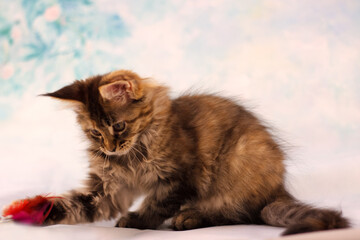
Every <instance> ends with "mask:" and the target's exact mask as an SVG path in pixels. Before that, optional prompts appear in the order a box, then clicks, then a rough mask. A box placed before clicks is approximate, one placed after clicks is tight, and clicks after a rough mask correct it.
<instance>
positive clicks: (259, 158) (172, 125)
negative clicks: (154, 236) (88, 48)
mask: <svg viewBox="0 0 360 240" xmlns="http://www.w3.org/2000/svg"><path fill="white" fill-rule="evenodd" d="M45 96H50V97H54V98H58V99H61V100H63V101H65V102H68V103H71V105H72V106H73V108H74V110H75V111H76V113H77V116H78V122H79V124H80V125H81V127H82V129H83V130H84V133H85V135H86V136H87V137H88V138H89V142H90V145H89V149H88V153H89V161H90V173H89V178H88V180H87V182H86V185H85V187H84V189H80V190H74V191H71V192H69V193H67V194H65V195H64V196H63V198H60V199H57V200H56V201H57V202H56V203H55V205H54V208H53V210H52V211H51V213H50V215H49V217H48V219H47V220H46V224H56V223H68V224H75V223H82V222H92V221H97V220H102V219H111V218H114V217H116V216H118V215H119V214H121V218H120V220H119V221H118V223H117V226H118V227H135V228H140V229H145V228H151V229H155V228H157V227H158V226H159V225H160V224H162V223H163V222H164V220H166V219H168V218H171V217H172V218H173V219H172V227H173V228H174V229H175V230H186V229H193V228H200V227H206V226H214V225H225V224H243V223H244V224H248V223H255V224H269V225H273V226H281V227H286V231H285V232H284V233H283V234H284V235H287V234H295V233H301V232H310V231H318V230H326V229H335V228H346V227H349V223H348V221H347V220H346V219H345V218H343V217H342V216H341V214H340V213H339V212H337V211H333V210H329V209H319V208H314V207H311V206H309V205H306V204H303V203H300V202H299V201H297V200H296V199H294V198H293V197H292V196H291V195H290V194H289V193H288V192H287V191H286V190H285V189H284V172H285V170H284V164H283V161H284V153H283V151H282V150H281V148H280V146H279V145H278V144H277V143H276V141H275V140H274V138H273V137H272V136H271V134H270V133H269V132H268V131H267V129H266V127H265V126H264V125H263V124H262V123H261V122H260V121H259V120H258V119H257V118H256V117H255V116H254V115H253V114H252V113H251V112H249V111H247V110H246V109H245V108H244V107H242V106H240V105H237V104H235V103H234V102H233V101H231V100H229V99H225V98H221V97H218V96H214V95H185V96H181V97H179V98H176V99H173V100H172V99H170V98H169V96H168V89H167V88H166V87H164V86H161V85H157V84H155V83H153V82H151V81H150V80H149V79H143V78H140V77H139V76H138V75H137V74H135V73H133V72H130V71H125V70H121V71H115V72H112V73H109V74H106V75H103V76H95V77H92V78H89V79H87V80H81V81H75V82H74V83H73V84H71V85H68V86H66V87H64V88H62V89H60V90H58V91H56V92H53V93H48V94H45ZM140 194H145V195H146V198H145V200H144V202H143V204H142V206H141V207H140V209H139V210H138V211H137V212H128V208H129V207H130V206H131V204H132V202H133V200H134V199H135V198H136V197H138V196H139V195H140Z"/></svg>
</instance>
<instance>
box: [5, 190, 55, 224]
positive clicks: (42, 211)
mask: <svg viewBox="0 0 360 240" xmlns="http://www.w3.org/2000/svg"><path fill="white" fill-rule="evenodd" d="M55 198H59V197H49V196H41V195H38V196H35V197H34V198H26V199H21V200H17V201H14V202H13V203H11V204H10V205H9V206H7V207H5V208H4V210H3V218H2V219H3V221H7V220H14V221H16V222H21V223H26V224H34V225H41V224H42V223H43V222H44V220H45V219H46V218H47V217H48V216H49V213H50V211H51V209H52V208H53V206H54V199H55Z"/></svg>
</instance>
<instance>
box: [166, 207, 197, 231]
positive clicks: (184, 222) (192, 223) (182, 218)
mask: <svg viewBox="0 0 360 240" xmlns="http://www.w3.org/2000/svg"><path fill="white" fill-rule="evenodd" d="M201 225H202V219H201V218H200V217H199V213H198V212H197V211H195V210H184V211H181V212H179V213H178V214H176V215H175V216H174V218H173V220H172V228H173V229H174V230H179V231H181V230H189V229H194V228H199V227H201Z"/></svg>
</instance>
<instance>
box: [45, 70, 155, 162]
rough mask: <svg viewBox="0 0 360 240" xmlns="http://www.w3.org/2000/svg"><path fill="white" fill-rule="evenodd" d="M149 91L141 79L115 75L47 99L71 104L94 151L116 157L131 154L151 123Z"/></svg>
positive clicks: (126, 73)
mask: <svg viewBox="0 0 360 240" xmlns="http://www.w3.org/2000/svg"><path fill="white" fill-rule="evenodd" d="M147 91H148V89H146V83H145V82H144V80H143V79H141V78H140V77H139V76H138V75H136V74H134V73H132V72H130V71H116V72H112V73H110V74H106V75H103V76H96V77H92V78H89V79H87V80H85V81H76V82H74V83H73V84H71V85H69V86H66V87H64V88H62V89H60V90H58V91H56V92H54V93H49V94H45V95H46V96H52V97H55V98H60V99H62V100H67V101H71V102H72V103H73V104H74V105H75V106H76V108H75V109H76V113H77V115H78V122H79V123H80V125H81V127H82V129H83V131H84V132H85V134H86V136H87V137H88V138H89V140H90V141H91V143H92V146H91V149H92V150H94V151H101V152H102V153H104V154H106V155H108V156H113V155H123V154H126V153H128V152H129V151H130V149H131V148H133V147H134V146H136V145H137V144H138V143H137V140H138V138H139V135H141V133H142V132H143V131H145V130H146V128H147V126H148V125H149V124H150V123H151V119H152V113H153V109H152V105H151V104H150V101H151V99H150V97H148V96H147V95H146V93H147Z"/></svg>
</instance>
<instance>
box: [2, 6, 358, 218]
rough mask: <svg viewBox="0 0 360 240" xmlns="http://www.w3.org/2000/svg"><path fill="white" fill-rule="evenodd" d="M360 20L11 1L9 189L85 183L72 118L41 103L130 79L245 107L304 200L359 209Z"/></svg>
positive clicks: (6, 26) (327, 13)
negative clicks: (280, 150) (270, 132)
mask: <svg viewBox="0 0 360 240" xmlns="http://www.w3.org/2000/svg"><path fill="white" fill-rule="evenodd" d="M359 12H360V1H357V0H334V1H327V0H318V1H310V0H305V1H296V0H289V1H282V0H271V1H270V0H255V1H238V0H197V1H191V0H169V1H166V0H155V1H145V0H139V1H121V0H120V1H117V0H101V1H100V0H12V1H8V0H0V133H1V134H0V152H1V159H0V168H1V169H8V171H7V172H5V173H3V174H2V176H0V180H1V181H0V189H2V190H3V193H4V194H14V195H16V194H17V193H19V192H21V191H26V192H31V191H33V192H34V193H36V192H39V191H44V192H51V191H59V192H60V191H62V190H64V189H68V188H71V187H72V185H73V184H74V182H76V181H78V180H80V179H81V178H82V177H83V175H82V174H80V173H82V172H83V171H84V168H85V167H84V166H86V158H85V157H84V154H83V148H84V144H83V141H82V140H80V138H79V136H80V135H81V133H80V132H79V130H78V128H77V126H76V125H75V119H74V115H73V113H72V112H71V111H60V112H59V111H57V109H59V105H57V103H54V102H53V101H52V100H50V99H44V98H41V97H37V95H38V94H41V93H44V92H48V91H54V90H56V89H58V88H60V87H62V86H64V85H65V84H69V83H71V82H72V81H73V80H75V79H84V78H87V77H88V76H91V75H94V74H103V73H106V72H109V71H112V70H115V69H121V68H123V69H131V70H134V71H135V72H138V73H139V74H140V75H141V76H144V77H153V78H155V79H157V80H158V81H159V82H161V83H164V84H166V85H168V86H170V87H171V89H172V92H171V94H172V96H176V95H178V94H179V93H181V92H183V91H186V90H188V89H191V90H193V91H200V92H201V91H203V92H204V91H205V92H220V94H222V95H225V96H231V97H235V98H241V101H242V102H243V103H244V104H245V105H247V106H248V107H249V108H251V109H253V110H254V111H255V112H256V113H257V114H258V115H259V116H261V117H262V118H263V119H265V120H266V121H267V122H268V123H269V124H270V125H272V126H273V127H274V129H276V130H274V131H275V132H276V134H277V135H279V136H280V137H281V138H282V139H284V140H285V141H286V142H287V144H285V145H286V146H292V147H288V148H289V159H290V160H289V161H288V165H289V173H290V174H289V178H290V179H292V181H291V182H292V183H293V185H294V186H295V187H294V188H293V191H294V192H295V193H297V194H298V195H300V196H301V197H302V198H308V199H312V200H319V201H325V200H324V199H325V197H324V196H335V197H334V198H333V199H335V200H336V199H337V198H336V197H338V198H340V197H341V196H350V195H351V196H356V197H357V200H359V201H360V190H359V189H357V190H354V188H353V183H354V182H360V179H359V176H360V172H359V171H360V14H359ZM25 157H26V158H25ZM19 165H20V166H23V167H22V168H21V169H18V168H17V166H19ZM34 165H36V166H38V167H37V168H35V169H33V170H32V172H31V173H29V172H28V171H27V170H28V169H29V168H31V166H34ZM40 166H41V167H40ZM19 171H20V175H22V176H24V177H23V178H20V179H19V178H15V177H14V175H17V176H19V174H15V172H17V173H18V172H19ZM44 172H45V173H46V174H45V175H44ZM329 176H331V178H329ZM29 177H31V178H32V179H33V180H32V181H33V184H32V185H31V186H32V187H31V189H29V186H28V185H26V183H27V181H28V180H27V179H28V178H29ZM5 181H6V184H5ZM44 182H46V183H47V184H43V183H44ZM310 185H311V186H314V188H309V187H308V186H310ZM9 186H11V187H9ZM24 186H27V189H24ZM319 189H321V190H319ZM344 198H346V197H344ZM351 199H352V201H354V202H355V200H354V199H353V198H351ZM0 200H1V196H0ZM357 200H356V201H357ZM359 215H360V213H359Z"/></svg>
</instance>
